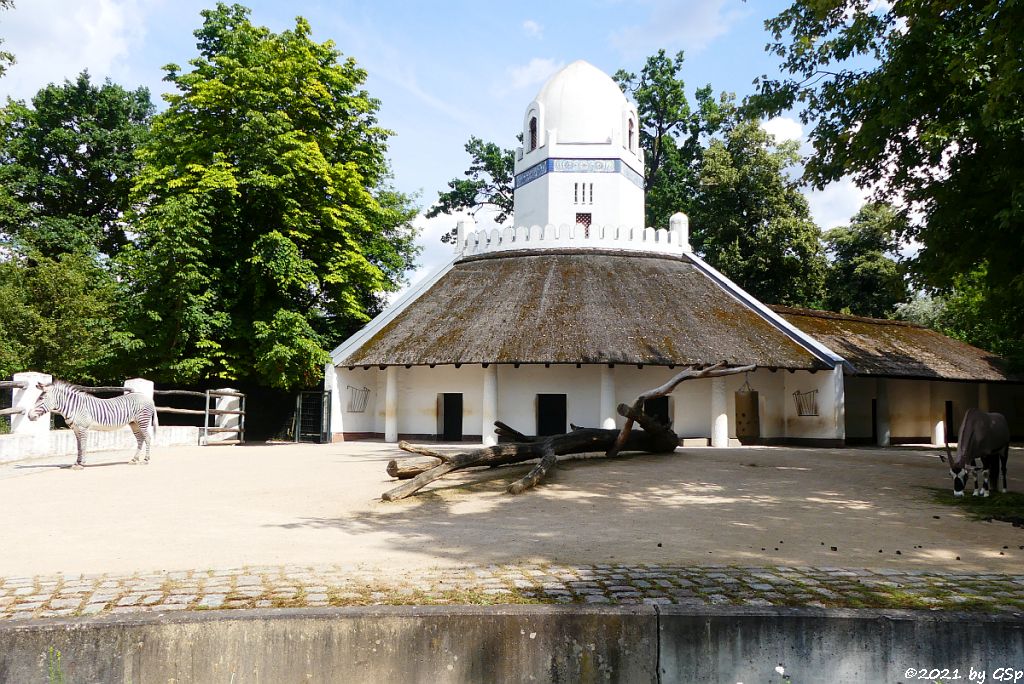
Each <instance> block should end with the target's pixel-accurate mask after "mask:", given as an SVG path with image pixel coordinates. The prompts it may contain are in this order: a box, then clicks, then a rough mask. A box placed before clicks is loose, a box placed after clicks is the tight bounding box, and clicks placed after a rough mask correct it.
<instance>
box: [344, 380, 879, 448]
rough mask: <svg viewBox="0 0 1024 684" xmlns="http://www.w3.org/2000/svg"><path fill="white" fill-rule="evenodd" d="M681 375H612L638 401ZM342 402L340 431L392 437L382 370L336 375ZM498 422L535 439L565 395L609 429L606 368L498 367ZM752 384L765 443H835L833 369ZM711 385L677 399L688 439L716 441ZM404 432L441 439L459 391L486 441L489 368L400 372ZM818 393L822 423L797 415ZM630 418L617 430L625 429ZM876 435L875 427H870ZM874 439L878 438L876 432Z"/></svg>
mask: <svg viewBox="0 0 1024 684" xmlns="http://www.w3.org/2000/svg"><path fill="white" fill-rule="evenodd" d="M678 371H679V369H669V368H666V367H663V366H644V367H643V368H637V367H636V366H630V365H622V364H619V365H616V366H615V367H614V368H613V369H611V375H612V378H613V380H614V385H615V388H614V402H615V404H616V405H617V404H619V403H631V402H633V401H634V400H635V399H636V397H637V396H639V395H640V394H642V393H643V392H645V391H647V390H650V389H652V388H654V387H657V386H659V385H661V384H663V383H665V382H666V381H668V380H669V379H670V378H671V377H672V376H674V375H675V374H676V373H677V372H678ZM335 374H336V377H335V383H336V386H337V387H338V390H337V391H338V400H337V401H335V402H334V410H333V411H332V421H333V422H332V428H331V429H332V432H334V433H339V432H348V433H365V432H369V433H376V434H383V433H384V417H385V416H384V392H385V382H384V376H385V372H384V371H381V370H379V369H377V368H376V367H374V368H370V369H369V370H363V369H362V368H356V369H354V370H348V369H346V368H338V369H335ZM497 378H498V412H497V415H498V420H501V421H503V422H505V423H507V424H508V425H510V426H512V427H513V428H515V429H517V430H520V431H522V432H525V433H528V434H533V433H535V432H536V430H537V395H538V394H565V395H566V413H567V419H568V422H569V423H574V424H576V425H583V426H588V427H593V426H599V425H600V424H601V413H600V410H601V405H600V402H601V391H600V390H601V366H600V365H584V366H583V367H581V368H576V367H575V366H574V365H571V364H570V365H552V366H550V367H549V368H545V367H544V366H539V365H536V366H535V365H523V366H520V367H519V368H515V367H513V366H509V365H499V366H498V367H497ZM749 378H750V386H751V388H752V389H754V390H755V391H757V392H758V398H759V418H760V429H761V437H762V438H765V439H785V438H787V437H790V438H807V439H835V438H836V426H835V425H833V423H832V410H833V406H832V403H833V402H832V396H833V394H832V382H833V379H834V375H833V374H832V373H830V372H828V371H819V372H818V373H808V372H803V371H798V372H796V373H789V372H787V371H777V372H771V371H769V370H766V369H759V370H757V371H754V372H752V373H750V376H749ZM744 380H745V377H744V375H743V374H737V375H731V376H726V377H725V378H724V384H725V392H726V413H727V416H728V433H729V438H735V436H736V401H735V394H736V392H737V390H739V389H740V387H741V386H742V385H743V383H744ZM349 385H351V386H353V387H369V388H370V395H369V398H368V401H367V406H366V411H365V412H364V413H351V412H347V411H345V408H346V404H347V401H348V394H347V389H346V387H347V386H349ZM711 386H712V381H711V380H710V379H696V380H688V381H685V382H683V383H682V384H681V385H679V386H678V387H677V388H676V390H675V392H673V393H672V394H671V395H670V407H671V411H672V414H673V427H674V429H675V431H676V433H677V434H678V435H679V436H680V437H681V438H684V439H691V438H698V439H700V438H703V439H708V438H710V437H711V431H712V430H711V426H712V415H711V408H712V407H711ZM397 387H398V432H399V434H400V435H433V434H436V433H437V396H438V394H440V393H445V392H455V393H462V395H463V410H464V418H463V421H464V422H463V434H464V435H467V436H470V435H474V436H475V435H480V434H481V429H482V418H481V404H482V401H483V368H482V367H481V366H480V365H479V364H476V365H464V366H462V367H461V368H458V369H456V368H454V367H453V366H438V367H436V368H429V367H424V366H414V367H412V368H404V367H400V368H398V369H397ZM796 389H800V390H801V391H809V390H812V389H818V390H819V394H818V408H819V415H818V416H817V417H803V416H797V415H796V405H795V403H794V401H793V397H792V393H793V391H794V390H796ZM622 422H623V420H622V418H621V417H617V418H616V424H617V425H619V426H621V425H622ZM868 429H869V430H870V425H869V427H868ZM869 434H870V432H869Z"/></svg>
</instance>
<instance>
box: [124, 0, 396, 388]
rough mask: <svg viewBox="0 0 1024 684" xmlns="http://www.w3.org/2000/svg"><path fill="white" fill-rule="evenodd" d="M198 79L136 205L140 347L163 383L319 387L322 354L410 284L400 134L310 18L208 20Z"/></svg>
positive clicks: (229, 15)
mask: <svg viewBox="0 0 1024 684" xmlns="http://www.w3.org/2000/svg"><path fill="white" fill-rule="evenodd" d="M202 16H203V19H204V21H203V25H202V27H201V28H199V29H198V30H197V31H196V32H195V36H196V38H197V39H198V42H197V45H198V49H199V56H198V57H196V58H195V59H193V60H191V62H190V65H191V67H192V70H191V71H188V72H183V71H182V70H181V69H180V68H179V67H178V66H177V65H173V64H172V65H169V66H167V67H165V69H166V71H167V76H166V80H168V81H170V82H171V83H173V84H174V85H175V86H176V88H177V90H178V93H176V94H172V95H167V96H165V98H166V99H167V102H168V109H167V111H166V112H164V113H163V114H160V115H158V116H157V117H156V118H155V119H154V121H153V129H152V135H153V137H152V139H151V141H150V143H149V144H148V145H147V146H146V147H145V148H144V149H143V150H142V153H141V155H142V160H143V162H144V169H143V172H142V175H141V177H140V180H139V182H138V184H137V187H136V193H137V194H136V196H137V198H138V200H139V201H140V202H142V201H145V202H146V206H145V210H144V211H141V212H140V213H139V214H137V217H136V218H137V222H138V231H139V245H138V246H137V247H136V248H133V249H131V250H128V251H127V253H126V254H125V258H124V259H123V260H122V264H123V267H124V272H125V274H126V277H127V278H128V279H130V280H131V281H132V282H134V283H137V286H138V288H139V291H140V296H139V297H138V298H137V301H138V304H139V309H138V312H137V313H138V315H139V317H140V321H141V323H140V328H139V336H140V338H141V339H145V340H146V341H147V344H148V346H147V349H146V359H147V364H148V365H149V366H150V368H151V370H150V372H152V373H154V374H155V376H156V377H159V378H162V379H168V380H175V381H193V380H196V379H200V378H205V377H221V378H225V379H235V378H238V379H247V380H254V381H258V382H261V383H264V384H268V385H272V386H275V387H282V388H290V387H294V386H298V385H308V384H312V383H314V382H316V380H317V379H318V378H319V377H320V376H321V375H322V373H323V370H322V369H323V364H324V363H325V362H326V361H327V360H328V354H327V351H326V349H328V348H329V347H330V346H331V345H333V344H336V343H337V342H339V341H340V340H341V339H342V338H343V337H344V336H345V334H346V333H348V332H350V331H351V330H352V329H353V328H354V327H355V326H357V325H359V324H361V323H363V322H365V321H367V320H368V318H369V313H370V312H372V311H374V310H375V309H376V308H378V307H379V306H380V301H381V300H380V298H381V296H382V294H383V293H386V292H390V291H393V290H395V289H397V287H399V285H400V283H401V279H402V274H403V273H404V272H405V270H406V269H407V268H408V267H409V266H410V264H411V260H412V258H413V256H414V255H415V252H416V250H415V247H414V246H413V239H414V231H413V229H412V228H411V226H410V224H409V222H410V221H411V219H412V217H413V216H414V215H415V210H414V209H413V208H412V207H411V204H410V200H409V198H407V197H405V196H403V195H401V194H400V193H397V192H395V191H394V190H393V189H392V188H390V187H389V186H388V184H387V182H388V178H389V168H388V164H387V159H386V152H387V147H386V143H387V138H388V136H389V135H390V132H389V131H387V130H385V129H383V128H381V127H380V126H379V125H378V123H377V110H378V107H379V104H378V102H377V101H376V100H375V99H373V98H372V97H370V95H369V94H368V93H367V92H366V91H365V90H364V89H363V88H362V85H363V83H364V82H365V79H366V73H365V71H363V70H362V69H360V68H359V67H358V66H357V65H356V63H355V61H354V60H353V59H351V58H348V59H345V60H343V61H342V60H340V57H341V54H340V52H338V50H336V49H335V47H334V45H333V43H331V42H329V41H328V42H326V43H316V42H314V41H312V40H311V39H310V26H309V24H308V23H307V22H306V21H305V20H304V19H302V18H299V19H297V20H296V23H295V27H294V29H291V30H287V31H284V32H282V33H272V32H271V31H270V30H268V29H267V28H264V27H259V26H254V25H253V24H252V23H251V22H250V21H249V10H248V9H247V8H245V7H242V6H240V5H231V6H228V5H225V4H223V3H218V4H217V6H216V8H215V9H212V10H204V11H203V12H202Z"/></svg>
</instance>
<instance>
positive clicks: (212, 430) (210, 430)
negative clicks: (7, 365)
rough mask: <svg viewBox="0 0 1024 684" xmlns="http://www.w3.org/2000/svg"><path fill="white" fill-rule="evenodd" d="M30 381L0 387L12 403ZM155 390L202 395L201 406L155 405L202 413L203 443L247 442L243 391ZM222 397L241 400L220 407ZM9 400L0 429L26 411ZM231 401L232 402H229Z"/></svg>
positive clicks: (113, 389) (117, 390)
mask: <svg viewBox="0 0 1024 684" xmlns="http://www.w3.org/2000/svg"><path fill="white" fill-rule="evenodd" d="M23 377H24V376H23ZM36 377H43V378H45V377H46V376H45V375H41V376H36ZM30 384H31V383H29V382H27V381H25V380H0V390H10V392H11V394H10V395H5V396H7V397H9V398H10V403H13V402H14V398H15V396H14V395H16V394H17V392H16V391H17V390H23V391H24V390H28V389H29V385H30ZM149 386H150V387H151V386H152V385H151V384H150V385H149ZM74 387H75V388H76V389H78V390H81V391H83V392H88V393H89V394H94V395H95V394H109V393H114V394H126V393H129V392H134V391H138V390H137V389H133V388H132V387H125V386H103V387H86V386H84V385H74ZM152 393H153V395H154V398H155V397H156V395H160V396H178V397H195V398H197V399H202V400H203V404H202V408H179V407H175V406H156V411H157V413H171V414H179V415H189V416H202V417H203V423H202V425H201V426H199V427H200V430H201V431H202V432H201V434H202V443H203V444H210V445H213V444H242V443H244V441H245V394H244V393H243V392H236V391H234V390H227V389H218V390H206V391H201V392H200V391H195V390H180V389H165V390H158V389H153V390H152ZM222 398H230V399H237V400H238V402H237V405H238V408H218V407H217V403H218V402H219V400H221V399H222ZM10 403H7V404H6V405H5V404H4V403H0V417H3V418H4V424H3V425H0V428H4V429H0V432H4V431H6V430H7V429H9V424H8V421H9V418H7V417H8V416H15V415H21V414H24V413H26V410H25V408H24V407H18V408H13V407H12V408H7V406H10ZM221 405H222V406H223V404H221ZM228 405H229V406H230V403H229V404H228ZM229 416H230V417H232V418H227V417H229ZM236 416H237V418H236V419H235V420H237V425H223V424H220V425H218V424H217V423H221V422H223V421H224V420H231V419H233V418H234V417H236ZM213 434H217V435H221V434H224V435H230V434H234V435H235V436H236V438H235V439H223V440H222V439H217V440H214V441H210V440H209V437H210V435H213Z"/></svg>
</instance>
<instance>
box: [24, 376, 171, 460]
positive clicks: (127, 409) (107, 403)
mask: <svg viewBox="0 0 1024 684" xmlns="http://www.w3.org/2000/svg"><path fill="white" fill-rule="evenodd" d="M36 387H37V388H38V389H39V390H40V392H41V394H40V395H39V398H38V399H37V400H36V405H35V406H34V407H33V408H32V410H31V411H29V413H28V419H29V420H36V419H37V418H39V417H40V416H42V415H44V414H45V413H47V412H49V411H53V412H55V413H59V414H60V415H62V416H64V420H65V421H67V424H68V426H69V427H70V428H71V430H72V431H73V432H74V433H75V439H76V440H77V441H78V460H77V461H75V464H74V465H73V466H71V467H72V468H73V469H74V470H81V469H82V468H84V467H85V436H86V431H87V430H89V429H90V428H92V429H95V430H117V429H118V428H121V427H124V426H125V425H128V426H131V429H132V432H134V433H135V439H137V440H138V442H139V446H138V448H137V449H136V450H135V455H134V456H133V457H132V460H131V463H132V464H133V465H134V464H137V463H138V462H139V454H141V453H142V446H143V444H145V446H146V459H145V461H144V463H147V464H148V463H149V445H150V439H151V437H152V436H153V435H154V434H156V426H157V425H158V424H159V423H158V421H157V417H156V407H155V406H154V405H153V400H152V399H149V398H148V397H146V396H144V395H142V394H138V393H136V392H129V393H127V394H123V395H121V396H119V397H114V398H112V399H100V398H99V397H94V396H92V395H91V394H87V393H85V392H83V391H81V390H79V389H77V388H76V387H75V386H74V385H72V384H69V383H67V382H64V381H62V380H54V381H53V382H52V383H49V384H45V385H44V384H43V383H41V382H40V383H36Z"/></svg>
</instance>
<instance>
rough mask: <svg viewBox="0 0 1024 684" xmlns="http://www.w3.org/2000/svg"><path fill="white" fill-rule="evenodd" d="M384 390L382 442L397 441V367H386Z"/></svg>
mask: <svg viewBox="0 0 1024 684" xmlns="http://www.w3.org/2000/svg"><path fill="white" fill-rule="evenodd" d="M384 373H385V383H386V385H385V390H384V441H385V442H397V441H398V366H388V367H387V370H386V371H384Z"/></svg>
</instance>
